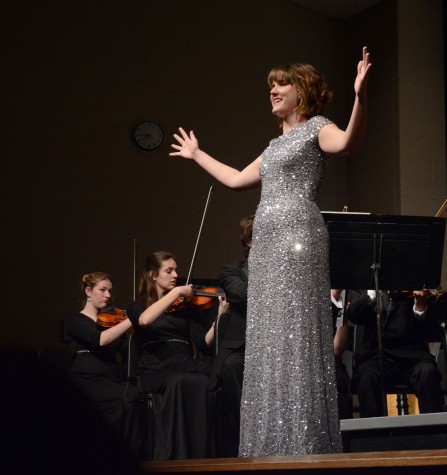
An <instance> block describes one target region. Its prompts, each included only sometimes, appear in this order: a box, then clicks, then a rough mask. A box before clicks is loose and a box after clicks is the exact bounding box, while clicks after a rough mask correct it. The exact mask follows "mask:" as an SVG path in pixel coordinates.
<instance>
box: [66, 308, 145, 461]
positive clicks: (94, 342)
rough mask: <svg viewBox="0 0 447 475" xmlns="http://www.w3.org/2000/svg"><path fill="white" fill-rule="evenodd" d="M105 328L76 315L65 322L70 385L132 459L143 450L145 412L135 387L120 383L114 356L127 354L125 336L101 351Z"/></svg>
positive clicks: (120, 376) (80, 315)
mask: <svg viewBox="0 0 447 475" xmlns="http://www.w3.org/2000/svg"><path fill="white" fill-rule="evenodd" d="M104 330H106V328H104V327H101V326H100V325H98V324H96V323H95V322H94V321H93V320H92V319H91V318H89V317H87V316H86V315H84V314H82V313H77V314H75V315H73V316H72V317H70V318H68V319H67V320H66V322H65V328H64V340H65V342H66V343H68V344H69V346H70V348H71V349H72V351H73V360H72V364H71V369H70V376H71V380H72V382H73V383H74V384H75V385H76V386H77V388H79V390H80V391H81V394H83V395H84V397H85V402H86V404H88V405H89V406H90V407H91V408H92V409H93V411H94V413H95V414H97V415H98V417H99V419H100V420H101V421H102V423H104V425H105V426H106V428H108V430H110V431H111V432H110V433H111V434H113V435H115V436H116V437H117V438H118V439H119V440H122V439H124V440H125V441H126V444H127V445H128V447H129V449H130V450H131V452H132V453H133V454H134V455H135V456H140V455H141V453H142V451H143V450H144V447H143V445H144V443H145V435H146V433H145V431H146V421H147V416H146V414H147V413H146V408H145V407H144V405H143V404H139V403H138V401H139V396H138V392H137V389H136V387H134V386H132V385H129V384H126V382H125V381H123V377H122V371H121V370H120V367H119V365H118V359H117V354H118V353H120V352H123V353H125V351H126V341H127V337H126V335H123V336H122V337H121V338H119V339H118V340H116V341H114V342H112V343H110V344H108V345H107V346H103V347H101V346H100V345H99V341H100V336H101V332H102V331H104Z"/></svg>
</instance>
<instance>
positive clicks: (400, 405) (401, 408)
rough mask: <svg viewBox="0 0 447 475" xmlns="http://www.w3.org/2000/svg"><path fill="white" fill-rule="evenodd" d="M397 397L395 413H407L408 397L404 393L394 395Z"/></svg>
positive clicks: (401, 414)
mask: <svg viewBox="0 0 447 475" xmlns="http://www.w3.org/2000/svg"><path fill="white" fill-rule="evenodd" d="M396 399H397V406H396V407H397V414H398V415H399V416H405V415H408V414H409V412H408V397H407V395H406V394H405V393H399V394H397V395H396Z"/></svg>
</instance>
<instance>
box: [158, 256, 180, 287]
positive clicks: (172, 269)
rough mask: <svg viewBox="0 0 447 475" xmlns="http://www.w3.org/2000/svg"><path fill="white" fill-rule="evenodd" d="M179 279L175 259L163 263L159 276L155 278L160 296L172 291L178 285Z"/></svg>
mask: <svg viewBox="0 0 447 475" xmlns="http://www.w3.org/2000/svg"><path fill="white" fill-rule="evenodd" d="M177 277H178V275H177V264H176V262H175V261H174V259H167V260H166V261H163V263H162V264H161V267H160V269H159V271H158V275H157V276H156V277H153V279H154V281H155V285H156V287H157V290H158V293H159V295H160V294H164V293H165V292H169V291H170V290H172V289H173V288H174V287H175V286H176V284H177Z"/></svg>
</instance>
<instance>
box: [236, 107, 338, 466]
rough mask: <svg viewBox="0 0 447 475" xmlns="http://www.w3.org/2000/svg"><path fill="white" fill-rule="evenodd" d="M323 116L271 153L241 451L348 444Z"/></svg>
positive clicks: (251, 294)
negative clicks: (342, 427) (333, 297)
mask: <svg viewBox="0 0 447 475" xmlns="http://www.w3.org/2000/svg"><path fill="white" fill-rule="evenodd" d="M329 123H331V122H330V121H329V120H328V119H326V118H324V117H322V116H315V117H313V118H311V119H310V120H308V122H307V123H305V124H304V125H301V126H298V127H297V128H295V129H293V130H291V131H290V132H289V133H288V134H286V135H282V136H280V137H279V138H276V139H274V140H272V141H271V142H270V144H269V146H268V148H267V149H266V150H265V151H264V153H263V154H262V165H261V172H260V173H261V179H262V192H261V200H260V203H259V205H258V208H257V211H256V217H255V221H254V230H253V247H252V249H251V251H250V259H249V288H248V315H247V343H246V355H245V369H244V385H243V393H242V405H241V441H240V447H239V455H240V456H242V457H248V456H271V455H293V454H314V453H332V452H339V451H340V450H341V437H340V431H339V419H338V412H337V392H336V384H335V375H334V361H333V358H334V356H333V355H334V351H333V329H332V316H331V305H330V283H329V264H328V234H327V230H326V227H325V224H324V221H323V218H322V216H321V212H320V210H319V208H318V206H317V204H316V202H315V199H316V196H317V193H318V190H319V187H320V183H321V180H322V177H323V174H324V171H325V169H326V163H327V159H326V156H325V154H324V153H323V152H322V151H321V149H320V148H319V147H318V143H317V136H318V133H319V131H320V130H321V128H322V127H323V126H324V125H327V124H329Z"/></svg>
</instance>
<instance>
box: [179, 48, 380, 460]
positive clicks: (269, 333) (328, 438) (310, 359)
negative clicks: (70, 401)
mask: <svg viewBox="0 0 447 475" xmlns="http://www.w3.org/2000/svg"><path fill="white" fill-rule="evenodd" d="M362 53H363V57H362V60H361V61H360V62H359V63H358V66H357V77H356V80H355V83H354V91H355V101H354V106H353V110H352V114H351V118H350V121H349V124H348V126H347V128H346V130H341V129H339V128H338V127H337V126H336V125H335V124H333V123H332V122H331V121H330V120H328V119H326V118H325V117H323V116H321V115H320V114H321V112H322V110H323V108H324V105H325V104H326V103H327V101H328V100H329V99H330V96H331V93H330V91H329V90H328V87H327V84H326V81H325V79H324V78H323V76H322V75H321V74H320V73H319V72H318V71H317V70H315V68H313V67H312V66H310V65H307V64H292V65H286V66H281V67H277V68H274V69H273V70H272V71H271V72H270V74H269V78H268V82H269V86H270V88H271V89H270V100H271V104H272V112H273V114H275V115H276V116H277V117H278V119H279V121H280V124H281V125H282V132H283V133H282V135H281V136H280V137H278V138H276V139H273V140H272V141H271V142H270V144H269V146H268V147H267V149H266V150H265V151H264V153H263V154H262V155H261V156H260V157H258V158H257V159H256V160H254V161H253V162H252V163H251V164H249V165H248V166H247V167H246V168H245V169H243V170H242V171H239V170H236V169H234V168H232V167H229V166H227V165H225V164H224V163H222V162H219V161H217V160H215V159H214V158H212V157H210V156H209V155H208V154H206V153H205V152H204V151H202V150H201V149H200V148H199V144H198V141H197V139H196V137H195V135H194V132H193V131H191V132H189V134H188V133H186V132H185V131H184V130H183V129H182V128H180V129H179V131H180V134H175V135H174V138H175V139H176V141H177V143H176V144H173V145H172V147H173V148H174V149H175V151H173V152H171V154H170V155H171V156H180V157H183V158H187V159H192V160H194V161H195V162H196V163H197V164H198V165H200V166H201V167H202V168H203V169H205V170H206V171H207V172H208V173H209V174H210V175H211V176H213V177H214V178H215V179H217V180H218V181H220V182H221V183H222V184H224V185H226V186H227V187H229V188H232V189H247V188H251V187H254V186H258V185H260V184H261V183H262V192H261V199H260V202H259V205H258V208H257V210H256V216H255V220H254V228H253V246H252V249H251V253H250V262H249V275H250V279H249V285H248V315H247V334H246V339H247V341H246V353H245V369H244V383H243V392H242V404H241V439H240V446H239V456H242V457H248V456H271V455H293V454H315V453H332V452H338V451H340V450H341V437H340V430H339V419H338V413H337V391H336V384H335V376H334V356H333V333H332V317H331V304H330V283H329V264H328V235H327V231H326V228H325V225H324V221H323V219H322V216H321V212H320V210H319V208H318V206H317V204H316V198H317V193H318V191H319V187H320V184H321V180H322V178H323V174H324V171H325V169H326V162H327V155H328V154H330V155H338V154H347V153H351V152H353V151H355V150H357V149H358V148H359V146H360V145H361V142H362V140H363V137H364V134H365V128H366V109H367V92H366V91H367V79H368V75H369V71H370V68H371V63H370V61H369V53H368V50H367V48H366V47H365V48H363V51H362Z"/></svg>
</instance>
